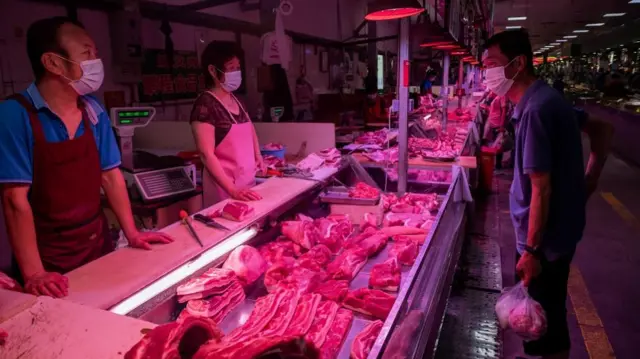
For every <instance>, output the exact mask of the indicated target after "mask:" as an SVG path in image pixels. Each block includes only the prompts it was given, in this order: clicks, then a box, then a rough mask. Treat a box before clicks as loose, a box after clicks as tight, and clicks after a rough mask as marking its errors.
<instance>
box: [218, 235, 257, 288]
mask: <svg viewBox="0 0 640 359" xmlns="http://www.w3.org/2000/svg"><path fill="white" fill-rule="evenodd" d="M222 267H223V268H228V269H231V270H232V271H234V272H235V273H236V275H237V276H238V278H240V280H241V281H242V282H243V284H245V285H249V284H251V283H253V282H255V281H256V279H258V278H260V276H261V275H262V273H264V272H265V271H266V270H267V262H266V261H265V260H264V259H263V258H262V256H261V255H260V252H258V250H257V249H255V248H253V247H251V246H246V245H241V246H238V247H237V248H236V249H234V250H233V251H232V252H231V254H229V258H227V260H226V261H225V262H224V264H223V265H222Z"/></svg>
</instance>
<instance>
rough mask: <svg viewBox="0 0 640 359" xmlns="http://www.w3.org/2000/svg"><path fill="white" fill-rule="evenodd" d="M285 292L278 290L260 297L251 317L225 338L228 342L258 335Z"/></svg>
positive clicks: (272, 314) (271, 317)
mask: <svg viewBox="0 0 640 359" xmlns="http://www.w3.org/2000/svg"><path fill="white" fill-rule="evenodd" d="M285 294H286V291H277V292H275V293H271V294H268V295H265V296H264V297H260V298H258V300H256V305H255V306H254V307H253V311H251V314H250V315H249V319H247V321H246V322H245V323H244V324H243V325H242V326H240V327H238V328H236V329H234V330H233V331H232V332H231V333H229V335H227V336H226V337H224V338H223V340H224V341H225V342H227V343H233V342H238V341H242V340H247V339H249V338H251V337H253V336H254V335H256V334H257V333H258V332H260V331H261V330H262V329H264V327H265V326H266V325H267V324H268V323H269V322H270V321H271V319H273V316H274V315H275V314H276V310H277V309H278V307H279V306H280V303H281V302H282V300H283V299H284V296H285Z"/></svg>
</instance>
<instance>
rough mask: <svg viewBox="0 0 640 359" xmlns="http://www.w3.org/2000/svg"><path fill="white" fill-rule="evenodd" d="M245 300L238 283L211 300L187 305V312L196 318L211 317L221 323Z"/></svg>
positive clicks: (191, 302) (192, 301)
mask: <svg viewBox="0 0 640 359" xmlns="http://www.w3.org/2000/svg"><path fill="white" fill-rule="evenodd" d="M244 300H245V294H244V290H243V289H242V286H241V285H240V284H238V283H234V284H233V285H231V286H229V288H228V290H227V291H226V292H225V293H223V294H220V295H216V296H213V297H211V298H209V299H195V300H190V301H189V302H188V303H187V306H186V308H185V310H186V311H187V312H188V313H189V314H190V315H193V316H196V317H209V318H211V319H212V320H213V321H214V322H216V323H220V322H221V321H222V320H223V319H224V318H225V317H226V316H227V315H228V314H229V313H230V312H231V311H232V310H233V309H234V308H235V307H237V306H238V305H239V304H240V303H242V302H243V301H244Z"/></svg>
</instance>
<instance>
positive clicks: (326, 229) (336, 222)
mask: <svg viewBox="0 0 640 359" xmlns="http://www.w3.org/2000/svg"><path fill="white" fill-rule="evenodd" d="M314 223H315V225H316V227H317V228H318V230H319V231H320V234H321V236H320V238H319V239H318V243H319V244H324V245H326V246H327V247H328V248H329V249H330V250H331V252H332V253H337V252H338V251H340V249H341V248H342V243H343V242H344V240H345V239H346V238H347V237H349V236H350V235H351V233H353V223H352V222H351V220H350V219H349V218H348V217H346V216H345V217H340V216H329V217H327V218H318V219H316V220H315V222H314Z"/></svg>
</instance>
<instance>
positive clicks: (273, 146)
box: [262, 142, 284, 151]
mask: <svg viewBox="0 0 640 359" xmlns="http://www.w3.org/2000/svg"><path fill="white" fill-rule="evenodd" d="M283 148H284V146H283V145H282V144H281V143H275V142H269V143H267V144H266V145H263V146H262V149H263V150H264V151H280V150H281V149H283Z"/></svg>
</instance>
